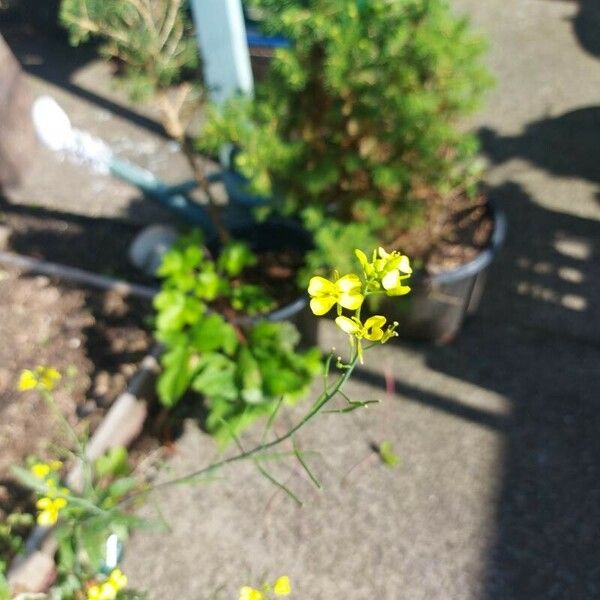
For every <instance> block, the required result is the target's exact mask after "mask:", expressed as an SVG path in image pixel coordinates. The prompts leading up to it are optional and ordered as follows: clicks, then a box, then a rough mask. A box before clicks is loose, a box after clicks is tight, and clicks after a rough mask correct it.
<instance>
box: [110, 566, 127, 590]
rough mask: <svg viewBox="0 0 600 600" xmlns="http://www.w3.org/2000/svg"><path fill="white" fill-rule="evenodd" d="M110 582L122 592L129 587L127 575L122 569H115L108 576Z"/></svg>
mask: <svg viewBox="0 0 600 600" xmlns="http://www.w3.org/2000/svg"><path fill="white" fill-rule="evenodd" d="M108 581H110V582H111V583H112V584H113V585H114V586H115V587H116V588H117V589H118V590H122V589H123V588H124V587H125V586H126V585H127V575H125V573H123V571H121V569H113V571H112V572H111V574H110V575H109V576H108Z"/></svg>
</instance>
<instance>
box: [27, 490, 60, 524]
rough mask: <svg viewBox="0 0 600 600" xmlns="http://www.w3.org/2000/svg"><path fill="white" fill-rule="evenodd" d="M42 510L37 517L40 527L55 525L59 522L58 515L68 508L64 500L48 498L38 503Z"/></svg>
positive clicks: (37, 505)
mask: <svg viewBox="0 0 600 600" xmlns="http://www.w3.org/2000/svg"><path fill="white" fill-rule="evenodd" d="M35 505H36V507H37V508H38V509H39V510H40V512H39V513H38V517H37V522H38V525H45V526H48V525H54V524H55V523H56V521H58V513H59V512H60V511H61V510H62V509H63V508H64V507H65V506H67V501H66V500H65V499H64V498H49V497H47V496H45V497H43V498H40V499H39V500H38V501H37V502H36V503H35Z"/></svg>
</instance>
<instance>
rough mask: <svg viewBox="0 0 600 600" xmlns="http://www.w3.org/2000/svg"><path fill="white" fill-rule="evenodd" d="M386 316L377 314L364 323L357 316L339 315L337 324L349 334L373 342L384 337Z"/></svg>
mask: <svg viewBox="0 0 600 600" xmlns="http://www.w3.org/2000/svg"><path fill="white" fill-rule="evenodd" d="M385 320H386V319H385V317H382V316H381V315H375V316H373V317H369V318H368V319H367V320H366V321H365V322H364V324H363V323H361V322H360V320H359V319H357V318H356V317H352V318H349V317H338V318H337V319H336V320H335V324H336V325H337V326H338V327H339V328H340V329H341V330H342V331H344V332H346V333H347V334H348V335H353V336H354V337H356V338H358V339H362V338H364V339H366V340H369V341H371V342H378V341H380V340H381V339H383V336H384V331H383V326H384V325H385Z"/></svg>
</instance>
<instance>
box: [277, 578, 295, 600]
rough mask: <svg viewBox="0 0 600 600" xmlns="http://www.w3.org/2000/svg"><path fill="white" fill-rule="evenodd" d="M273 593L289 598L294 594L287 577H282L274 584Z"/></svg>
mask: <svg viewBox="0 0 600 600" xmlns="http://www.w3.org/2000/svg"><path fill="white" fill-rule="evenodd" d="M273 591H274V592H275V595H276V596H288V595H289V594H291V593H292V585H291V583H290V579H289V577H288V576H287V575H283V576H281V577H280V578H279V579H277V581H275V583H274V584H273Z"/></svg>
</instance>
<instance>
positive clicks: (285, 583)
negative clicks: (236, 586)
mask: <svg viewBox="0 0 600 600" xmlns="http://www.w3.org/2000/svg"><path fill="white" fill-rule="evenodd" d="M271 591H272V592H273V594H275V597H276V598H280V597H283V596H289V595H290V594H291V593H292V585H291V583H290V580H289V577H287V575H283V576H282V577H279V578H278V579H277V580H276V581H275V582H274V583H273V585H272V586H271V585H270V584H269V583H265V584H264V585H263V586H262V588H261V589H260V590H257V589H256V588H253V587H249V586H247V585H245V586H244V587H243V588H242V589H241V590H240V597H239V600H268V598H271V597H272V596H271Z"/></svg>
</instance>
